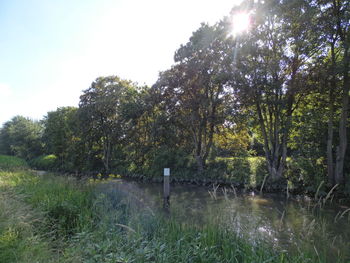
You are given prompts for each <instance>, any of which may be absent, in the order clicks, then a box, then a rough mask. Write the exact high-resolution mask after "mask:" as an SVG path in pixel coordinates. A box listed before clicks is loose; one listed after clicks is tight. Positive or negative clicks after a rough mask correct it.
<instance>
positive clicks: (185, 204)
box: [101, 180, 350, 262]
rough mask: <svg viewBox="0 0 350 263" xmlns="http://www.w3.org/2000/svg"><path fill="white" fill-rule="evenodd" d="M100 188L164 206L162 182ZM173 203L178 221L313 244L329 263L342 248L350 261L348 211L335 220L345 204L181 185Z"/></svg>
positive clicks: (287, 246)
mask: <svg viewBox="0 0 350 263" xmlns="http://www.w3.org/2000/svg"><path fill="white" fill-rule="evenodd" d="M102 185H103V186H102ZM101 187H102V188H101V189H103V191H104V192H106V193H109V194H110V195H113V192H114V191H118V192H122V193H124V194H125V195H126V196H128V198H130V199H131V200H132V202H133V203H136V204H137V205H139V206H140V207H147V209H150V210H151V211H153V212H156V211H161V210H162V205H163V193H162V190H163V188H162V184H145V183H138V182H130V181H124V180H116V181H110V182H107V183H103V184H101ZM209 192H210V193H209ZM170 204H171V206H170V215H171V217H173V218H175V219H176V220H178V221H180V222H190V223H195V224H200V225H203V224H206V223H214V224H218V225H221V226H223V227H226V228H228V229H231V230H232V231H234V232H235V233H237V234H238V235H241V236H243V237H244V238H247V239H249V240H250V241H251V242H252V243H254V242H256V241H257V240H260V239H264V240H266V241H268V242H269V243H270V244H272V245H273V246H274V247H276V248H278V249H282V250H288V251H298V250H299V248H300V247H302V246H310V247H311V248H312V249H313V250H315V251H317V253H318V252H319V251H320V252H321V251H322V253H325V254H328V255H329V257H330V262H332V260H331V259H332V257H333V259H334V256H336V255H337V254H338V252H339V251H341V252H342V254H346V257H347V258H348V259H350V249H349V248H350V227H349V223H350V215H349V214H347V215H346V216H343V217H342V218H339V219H337V220H336V221H335V219H336V217H337V214H338V217H339V211H344V210H346V208H347V206H343V207H340V206H337V205H334V204H333V205H331V206H325V207H323V208H321V209H320V208H317V209H314V208H313V204H312V203H311V202H310V201H307V200H306V201H305V200H303V199H302V198H299V199H294V200H290V199H289V200H287V199H286V197H285V196H281V195H273V194H270V195H263V196H259V195H252V194H249V193H248V194H238V195H237V196H236V195H235V193H234V192H233V191H232V189H231V190H227V189H226V190H223V189H217V190H216V191H215V193H214V192H213V189H209V190H208V189H206V188H202V187H196V186H182V185H175V186H172V187H171V197H170ZM325 250H327V251H325Z"/></svg>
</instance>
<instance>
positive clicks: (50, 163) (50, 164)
mask: <svg viewBox="0 0 350 263" xmlns="http://www.w3.org/2000/svg"><path fill="white" fill-rule="evenodd" d="M29 165H30V166H31V167H32V168H34V169H37V170H44V171H51V170H54V169H57V168H58V167H59V165H58V161H57V157H56V155H54V154H49V155H42V156H39V157H37V158H34V159H32V160H30V161H29Z"/></svg>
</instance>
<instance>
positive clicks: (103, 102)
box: [79, 76, 136, 172]
mask: <svg viewBox="0 0 350 263" xmlns="http://www.w3.org/2000/svg"><path fill="white" fill-rule="evenodd" d="M135 92H136V88H135V86H134V85H133V84H132V83H131V81H127V80H122V79H120V78H119V77H117V76H108V77H99V78H97V79H96V80H95V81H94V82H93V83H92V84H91V87H90V88H89V89H87V90H85V91H84V92H83V95H81V96H80V103H79V118H80V120H81V125H82V130H83V136H84V139H85V140H86V141H87V143H88V144H89V148H90V150H89V151H90V157H91V155H92V154H93V155H97V157H98V159H100V160H101V161H102V162H103V166H104V169H105V171H106V172H109V170H110V161H111V158H112V151H113V149H114V146H116V144H117V143H120V142H121V140H123V139H124V138H125V136H126V134H125V121H124V118H123V117H122V113H123V107H124V106H125V105H126V104H127V102H130V101H131V100H132V99H133V96H134V94H135ZM94 150H95V152H94Z"/></svg>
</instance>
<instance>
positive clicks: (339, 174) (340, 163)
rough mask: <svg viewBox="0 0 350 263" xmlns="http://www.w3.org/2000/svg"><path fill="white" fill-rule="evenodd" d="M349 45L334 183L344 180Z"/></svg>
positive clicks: (346, 48)
mask: <svg viewBox="0 0 350 263" xmlns="http://www.w3.org/2000/svg"><path fill="white" fill-rule="evenodd" d="M348 51H349V47H348V46H347V45H346V47H345V50H344V64H343V66H344V79H343V99H342V110H341V115H340V121H339V146H338V147H337V157H336V158H337V159H336V165H335V183H337V184H342V183H343V182H344V161H345V153H346V147H347V131H346V129H347V121H348V112H349V84H350V83H349V59H350V58H349V52H348Z"/></svg>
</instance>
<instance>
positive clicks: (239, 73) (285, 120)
mask: <svg viewBox="0 0 350 263" xmlns="http://www.w3.org/2000/svg"><path fill="white" fill-rule="evenodd" d="M241 8H242V7H241ZM235 12H240V8H238V9H236V10H233V13H235ZM313 12H314V11H313V8H312V6H311V5H310V4H309V3H308V2H307V1H302V0H292V1H278V0H269V1H264V2H263V1H258V2H257V3H256V4H255V5H254V6H253V7H252V9H251V10H250V13H251V14H252V16H254V19H252V21H253V24H252V26H251V30H250V32H249V33H248V34H246V35H243V36H241V38H240V40H239V44H238V45H237V46H238V48H239V50H240V51H239V53H238V57H237V62H236V65H235V66H236V71H235V87H236V88H237V89H238V90H239V91H240V97H241V99H242V101H244V102H245V103H246V104H247V105H254V106H255V113H256V119H257V122H258V126H259V128H260V132H261V135H262V138H263V142H264V143H263V144H264V151H265V157H266V163H267V167H268V171H269V174H270V175H271V177H272V178H274V179H277V178H281V177H282V175H283V172H284V169H285V165H286V158H287V147H288V141H289V138H290V132H291V128H292V116H293V112H294V110H295V109H296V107H297V105H298V102H299V100H300V99H301V98H302V96H303V95H304V94H305V92H306V91H307V82H305V80H306V76H307V74H308V73H309V72H308V62H309V61H310V58H311V57H312V56H313V54H314V52H315V49H316V47H317V45H316V43H315V41H312V38H313V36H312V32H313V28H312V25H313V23H312V17H313V16H314V13H313Z"/></svg>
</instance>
